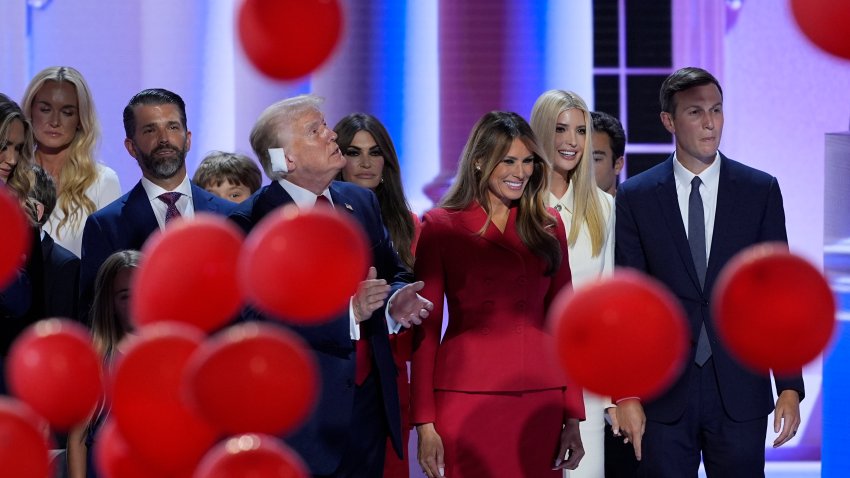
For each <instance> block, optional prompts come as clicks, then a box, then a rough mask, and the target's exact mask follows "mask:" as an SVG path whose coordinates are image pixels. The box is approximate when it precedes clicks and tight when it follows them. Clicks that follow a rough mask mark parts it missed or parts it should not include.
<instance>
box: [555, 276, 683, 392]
mask: <svg viewBox="0 0 850 478" xmlns="http://www.w3.org/2000/svg"><path fill="white" fill-rule="evenodd" d="M549 321H550V323H551V324H552V325H553V326H554V335H555V343H556V348H557V352H558V358H559V359H560V364H561V366H562V367H563V368H564V371H565V372H566V373H567V375H568V376H569V377H570V378H572V379H573V381H575V383H577V384H578V385H580V386H582V387H584V388H586V389H588V390H590V391H592V392H594V393H597V394H599V395H603V396H611V397H615V398H619V397H641V398H643V399H648V398H652V397H654V396H657V395H658V394H659V393H662V392H663V391H664V390H665V389H666V387H668V386H669V385H670V383H672V381H673V380H675V379H676V377H677V376H678V374H679V372H680V371H681V369H682V365H683V363H684V361H685V357H686V354H687V353H688V351H689V340H688V332H687V324H686V322H685V319H684V312H683V311H682V308H681V306H680V305H679V303H678V302H677V301H676V299H675V298H674V297H673V296H672V295H671V294H670V293H669V292H668V291H667V290H666V289H665V288H664V286H663V285H661V283H659V282H657V281H655V280H654V279H651V278H650V277H648V276H646V275H644V274H641V273H639V272H636V271H632V270H622V271H618V272H616V273H615V274H614V276H613V277H611V278H607V279H604V280H600V281H598V282H596V283H594V284H591V285H587V286H585V287H583V288H581V289H580V290H578V291H575V292H573V291H572V290H569V289H564V290H563V291H562V292H560V293H559V294H558V296H557V297H556V299H555V301H554V302H553V304H552V306H551V308H550V310H549Z"/></svg>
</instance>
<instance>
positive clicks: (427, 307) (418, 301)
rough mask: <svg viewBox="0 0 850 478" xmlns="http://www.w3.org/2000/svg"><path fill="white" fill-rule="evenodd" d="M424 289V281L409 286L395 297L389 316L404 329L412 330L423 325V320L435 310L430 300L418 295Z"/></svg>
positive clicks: (403, 288) (400, 290) (391, 303)
mask: <svg viewBox="0 0 850 478" xmlns="http://www.w3.org/2000/svg"><path fill="white" fill-rule="evenodd" d="M423 287H425V283H424V282H422V281H419V282H414V283H412V284H407V285H406V286H404V287H402V288H401V289H399V291H398V292H396V294H395V295H394V296H393V300H392V301H391V302H390V309H389V314H390V317H392V319H393V320H395V321H396V322H398V323H399V324H401V325H402V327H405V328H410V327H412V326H414V325H419V324H421V323H422V319H424V318H426V317H428V315H429V314H430V313H431V310H433V309H434V304H433V303H432V302H431V301H430V300H427V299H425V298H424V297H422V296H421V295H419V294H417V292H419V291H420V290H422V288H423Z"/></svg>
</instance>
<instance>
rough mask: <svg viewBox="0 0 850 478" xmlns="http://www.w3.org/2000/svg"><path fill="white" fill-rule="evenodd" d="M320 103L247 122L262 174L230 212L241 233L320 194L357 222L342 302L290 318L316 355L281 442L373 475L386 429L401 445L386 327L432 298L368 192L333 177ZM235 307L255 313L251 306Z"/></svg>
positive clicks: (314, 458) (414, 314)
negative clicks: (306, 402)
mask: <svg viewBox="0 0 850 478" xmlns="http://www.w3.org/2000/svg"><path fill="white" fill-rule="evenodd" d="M321 102H322V100H321V99H320V98H318V97H315V96H312V95H302V96H297V97H294V98H289V99H286V100H283V101H279V102H277V103H275V104H273V105H272V106H270V107H268V108H267V109H266V110H265V111H263V113H262V114H261V115H260V117H259V119H258V120H257V122H256V124H255V125H254V128H253V129H252V130H251V147H252V148H253V149H254V152H255V153H256V155H257V157H258V158H259V159H260V163H261V164H262V166H263V169H264V170H265V172H266V174H267V175H268V177H269V179H271V181H272V182H271V184H269V185H268V186H265V187H263V188H262V189H260V191H258V192H257V193H256V194H254V195H253V196H251V198H249V199H248V200H247V201H245V202H243V203H242V204H240V205H239V206H238V207H237V208H236V209H235V210H234V211H233V213H232V214H231V215H230V219H232V220H233V221H234V222H236V223H237V224H238V225H239V226H241V227H242V228H243V229H244V230H245V232H250V231H251V229H252V228H253V227H254V226H256V225H257V223H259V222H260V221H261V220H262V218H263V217H265V216H266V215H267V214H268V213H270V212H271V211H273V210H275V209H277V208H279V207H281V206H283V205H286V204H295V205H296V206H298V208H299V209H302V210H303V209H309V208H312V207H314V206H315V205H316V204H317V203H319V202H322V203H327V204H328V205H330V206H332V207H335V208H336V209H337V211H339V213H340V214H350V215H351V217H352V218H353V219H355V220H356V221H357V222H358V223H359V224H360V225H361V226H362V227H363V230H364V232H365V233H366V236H367V238H368V241H369V242H370V249H371V251H372V254H373V261H374V262H373V264H372V265H373V267H371V268H370V269H369V273H368V276H367V277H366V278H365V280H364V281H363V282H361V283H360V285H359V287H358V289H357V292H356V293H355V295H354V297H352V300H351V307H350V310H349V311H348V312H346V313H343V314H341V315H340V316H338V317H336V318H334V319H332V320H331V321H329V322H327V323H325V324H322V325H319V326H313V327H293V329H294V330H295V331H296V332H297V333H299V334H300V335H301V336H302V338H304V339H305V340H306V341H307V343H308V344H309V345H310V347H311V349H312V351H313V353H314V354H315V356H316V360H317V363H318V365H319V369H320V373H321V395H320V397H319V402H318V404H317V406H316V408H315V411H314V413H313V415H312V416H311V417H310V418H309V419H308V420H307V422H306V423H305V424H304V425H303V426H302V427H301V428H300V429H299V430H297V431H296V432H295V433H294V434H292V435H290V436H288V437H286V441H287V443H288V444H289V445H290V446H292V447H293V448H294V449H295V451H297V452H298V453H299V454H300V455H301V457H302V458H303V459H304V461H305V462H306V463H307V465H308V466H309V468H310V472H311V474H312V475H313V476H318V477H363V478H372V477H374V478H380V477H381V476H382V472H383V463H384V450H385V443H386V440H387V437H390V438H391V439H392V442H393V445H394V447H395V450H396V452H397V453H398V454H399V456H401V455H402V453H403V451H404V450H403V447H402V444H401V423H400V416H401V412H400V411H399V402H398V388H397V386H396V369H395V365H394V362H393V358H392V352H391V350H390V345H389V339H388V335H389V334H391V333H398V332H400V331H403V330H404V329H405V328H409V327H411V326H412V325H416V324H420V323H421V322H422V319H424V318H426V317H427V316H428V314H429V312H430V310H431V309H432V308H433V304H431V302H429V301H427V300H425V299H423V298H422V297H420V296H419V295H418V294H417V291H419V290H420V289H422V285H423V284H422V283H421V282H419V283H413V284H409V282H410V281H411V280H412V275H411V274H410V272H409V271H408V270H407V269H405V268H404V266H403V265H402V263H401V261H400V260H399V258H398V256H397V255H396V253H395V252H394V251H393V248H392V244H391V243H390V239H389V236H388V235H387V232H386V229H385V228H384V225H383V222H382V220H381V210H380V207H379V206H378V201H377V198H376V197H375V195H374V193H372V192H371V191H369V190H367V189H364V188H361V187H359V186H356V185H354V184H351V183H345V182H337V181H334V180H333V179H334V178H335V177H336V176H337V174H338V173H339V171H340V170H341V169H342V168H343V167H344V166H345V163H346V161H345V157H343V155H342V154H341V152H340V150H339V146H337V144H336V133H334V131H333V130H332V129H330V128H328V126H327V124H326V123H325V119H324V115H323V114H322V112H321V110H320V109H319V106H320V105H321ZM281 273H285V271H281ZM317 286H318V285H317ZM244 315H245V318H247V319H255V318H256V319H262V317H261V316H260V315H259V314H258V313H256V312H254V311H251V310H248V311H246V313H245V314H244Z"/></svg>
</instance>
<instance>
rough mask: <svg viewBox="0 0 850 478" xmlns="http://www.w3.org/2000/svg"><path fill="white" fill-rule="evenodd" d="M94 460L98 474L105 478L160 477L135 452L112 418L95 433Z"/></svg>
mask: <svg viewBox="0 0 850 478" xmlns="http://www.w3.org/2000/svg"><path fill="white" fill-rule="evenodd" d="M94 462H95V466H97V471H98V475H97V476H102V477H104V478H159V474H158V473H156V472H154V471H153V470H150V469H148V467H147V466H146V465H145V463H144V461H143V460H142V459H141V458H139V457H138V456H137V455H135V454H134V453H133V450H131V449H130V445H128V444H127V441H126V440H125V439H124V437H123V436H121V432H119V431H118V427H117V426H115V422H114V421H112V420H107V421H106V422H104V423H103V425H101V427H100V430H98V432H97V435H95V440H94Z"/></svg>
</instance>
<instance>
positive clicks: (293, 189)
mask: <svg viewBox="0 0 850 478" xmlns="http://www.w3.org/2000/svg"><path fill="white" fill-rule="evenodd" d="M278 183H280V186H281V187H282V188H283V190H284V191H286V192H287V193H288V194H289V196H290V197H292V200H293V201H294V202H295V205H296V206H298V209H310V208H312V207H313V206H315V205H316V194H315V193H313V192H312V191H309V190H307V189H304V188H302V187H301V186H298V185H296V184H293V183H291V182H289V181H287V180H286V179H279V180H278ZM322 196H324V197H326V198H328V201H330V202H331V204H333V203H334V202H333V199H331V192H330V189H325V190H324V191H323V192H322Z"/></svg>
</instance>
